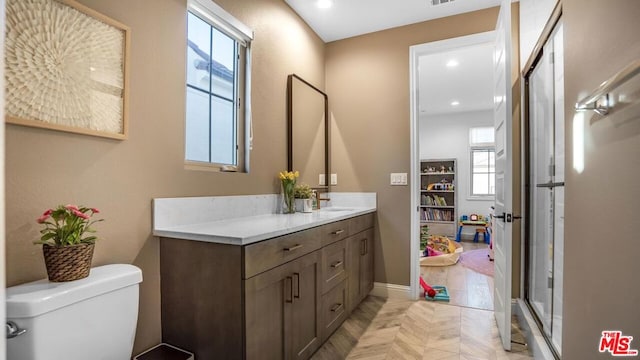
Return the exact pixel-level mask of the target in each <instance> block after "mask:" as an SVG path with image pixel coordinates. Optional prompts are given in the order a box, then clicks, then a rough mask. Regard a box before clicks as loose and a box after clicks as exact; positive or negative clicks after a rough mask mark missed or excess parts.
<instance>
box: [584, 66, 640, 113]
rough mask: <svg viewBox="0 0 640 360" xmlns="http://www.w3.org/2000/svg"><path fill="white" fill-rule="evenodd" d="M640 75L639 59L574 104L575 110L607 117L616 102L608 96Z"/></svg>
mask: <svg viewBox="0 0 640 360" xmlns="http://www.w3.org/2000/svg"><path fill="white" fill-rule="evenodd" d="M638 73H640V59H639V60H635V61H633V62H631V63H630V64H629V65H627V66H626V67H625V68H624V69H622V70H620V71H619V72H618V73H616V74H615V75H613V76H612V77H611V78H609V79H608V80H606V81H605V82H603V83H602V84H600V86H598V88H597V89H595V90H594V91H593V92H591V94H589V95H588V96H586V97H584V98H583V99H582V100H580V101H578V102H577V103H576V106H575V109H576V110H580V111H585V110H593V111H595V112H596V113H598V114H599V115H603V116H604V115H607V114H608V113H609V111H610V110H611V109H612V108H613V106H614V105H615V102H616V100H615V99H614V98H612V96H610V94H611V93H612V92H613V91H614V90H615V89H617V88H618V87H619V86H620V85H622V84H624V83H625V82H627V81H628V80H630V79H631V78H633V77H635V76H636V75H638Z"/></svg>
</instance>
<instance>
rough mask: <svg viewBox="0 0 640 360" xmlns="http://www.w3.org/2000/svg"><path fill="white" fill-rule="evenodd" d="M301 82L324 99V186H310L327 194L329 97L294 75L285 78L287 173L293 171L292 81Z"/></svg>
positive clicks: (328, 176) (328, 179)
mask: <svg viewBox="0 0 640 360" xmlns="http://www.w3.org/2000/svg"><path fill="white" fill-rule="evenodd" d="M294 78H295V79H297V80H299V81H301V82H302V83H303V84H305V85H307V86H309V87H310V88H312V89H313V90H315V91H316V92H318V93H319V94H320V95H322V97H323V98H324V179H325V185H324V186H322V185H316V186H313V185H312V186H311V188H313V189H316V190H322V191H324V192H329V188H330V184H331V179H330V175H329V174H330V173H329V97H328V96H327V94H325V92H324V91H322V90H320V89H318V88H317V87H315V86H313V85H312V84H311V83H309V82H308V81H306V80H305V79H303V78H301V77H300V76H298V75H296V74H290V75H288V76H287V142H288V144H287V168H288V170H289V171H293V126H294V123H293V122H294V119H293V96H294V94H293V79H294Z"/></svg>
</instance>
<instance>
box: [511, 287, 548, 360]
mask: <svg viewBox="0 0 640 360" xmlns="http://www.w3.org/2000/svg"><path fill="white" fill-rule="evenodd" d="M511 309H512V310H511V311H512V312H513V313H514V314H516V318H517V319H518V325H520V329H522V332H523V333H524V335H525V338H526V339H527V344H528V347H529V349H531V352H532V353H533V358H534V359H540V360H554V359H555V357H554V356H553V352H552V351H551V349H549V345H548V344H547V342H546V341H545V340H544V337H543V336H542V333H540V330H539V329H538V325H537V324H536V322H535V320H534V319H533V315H531V312H530V311H529V308H528V307H527V305H526V304H525V303H524V300H522V299H517V300H516V301H515V302H514V303H512V306H511Z"/></svg>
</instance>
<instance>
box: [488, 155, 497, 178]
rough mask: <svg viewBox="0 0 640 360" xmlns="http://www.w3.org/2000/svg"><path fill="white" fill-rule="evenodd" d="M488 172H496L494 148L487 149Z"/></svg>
mask: <svg viewBox="0 0 640 360" xmlns="http://www.w3.org/2000/svg"><path fill="white" fill-rule="evenodd" d="M489 172H490V173H494V174H495V172H496V152H495V150H489Z"/></svg>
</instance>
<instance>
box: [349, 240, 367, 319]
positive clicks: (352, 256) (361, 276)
mask: <svg viewBox="0 0 640 360" xmlns="http://www.w3.org/2000/svg"><path fill="white" fill-rule="evenodd" d="M347 240H348V257H349V261H350V262H351V264H350V265H349V293H348V305H349V312H351V311H352V310H353V309H354V308H355V307H356V306H358V304H359V303H360V302H361V301H362V300H363V299H364V298H365V297H366V296H367V294H369V292H370V291H371V289H373V229H372V228H371V229H368V230H365V231H361V232H359V233H358V234H355V235H352V236H351V237H349V238H348V239H347Z"/></svg>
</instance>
